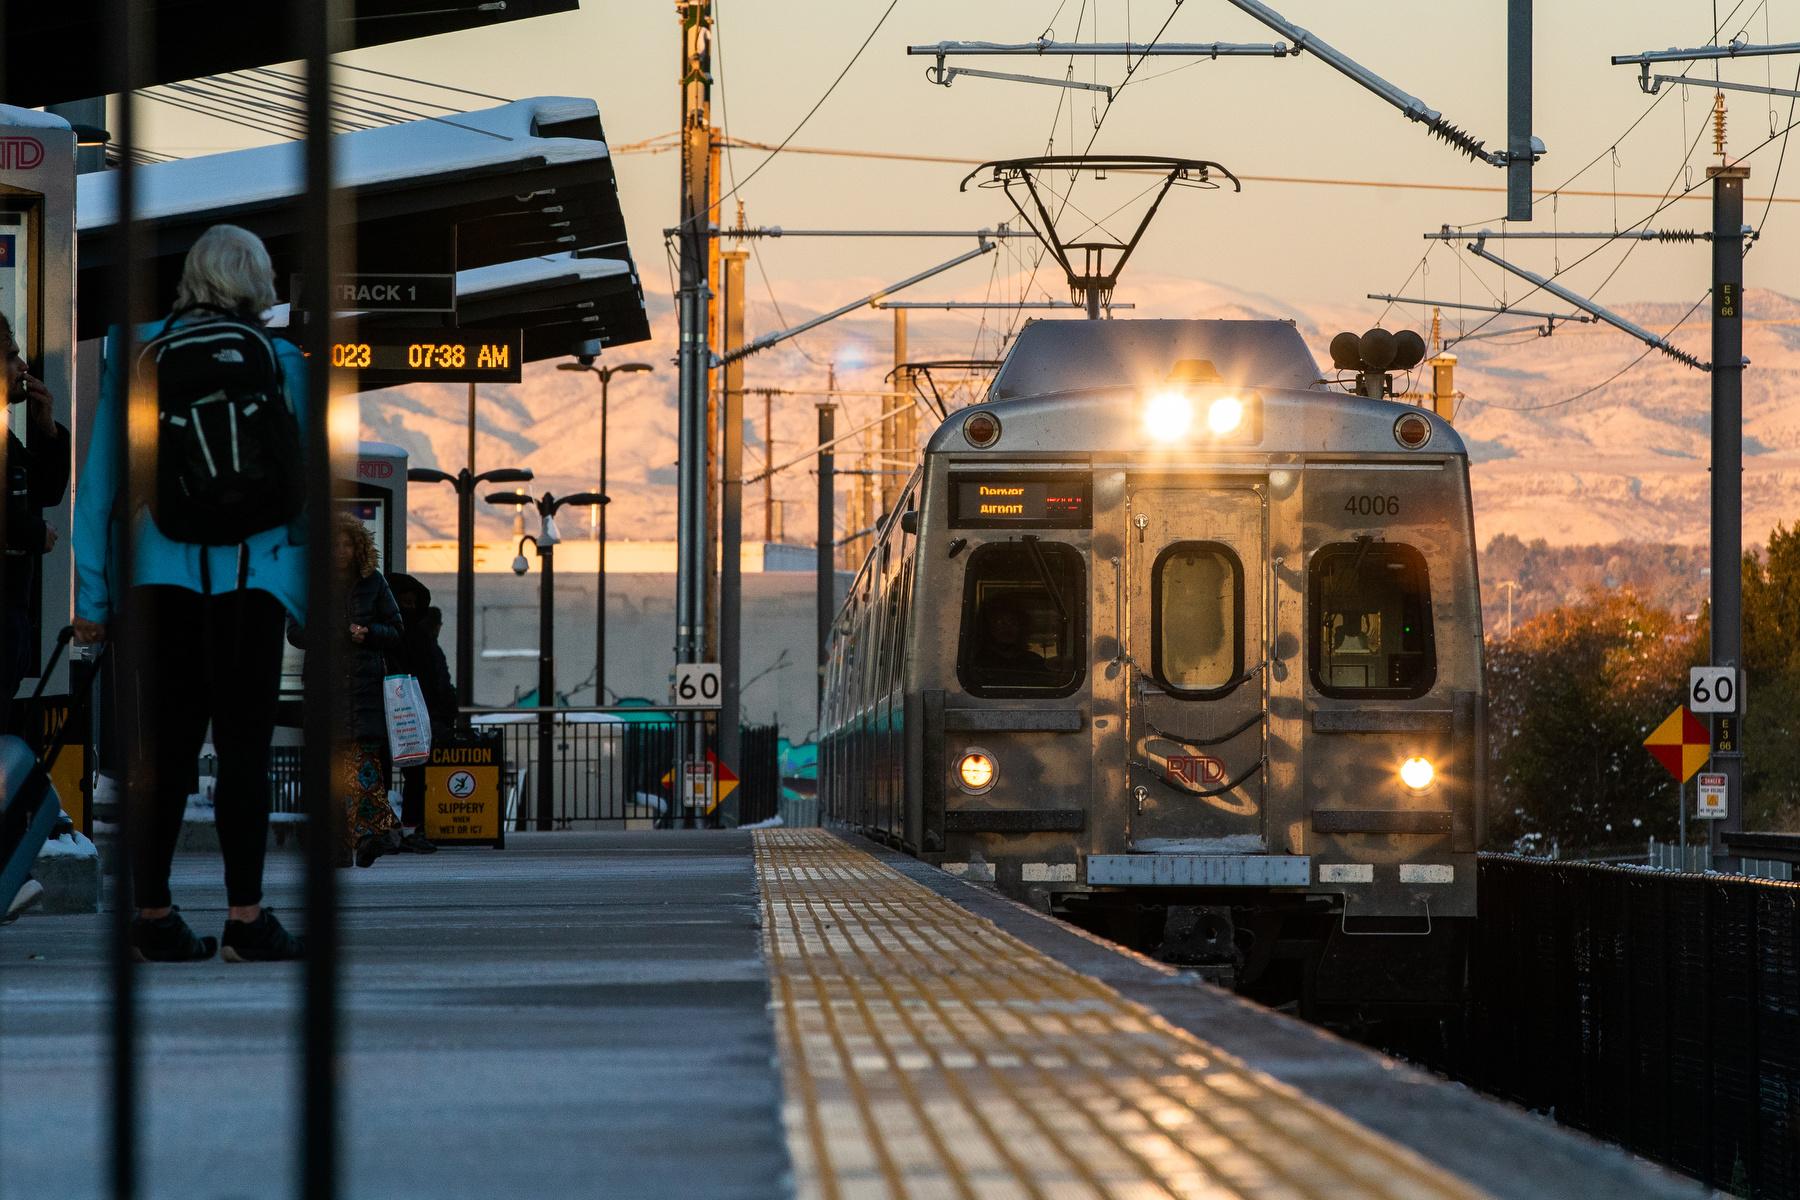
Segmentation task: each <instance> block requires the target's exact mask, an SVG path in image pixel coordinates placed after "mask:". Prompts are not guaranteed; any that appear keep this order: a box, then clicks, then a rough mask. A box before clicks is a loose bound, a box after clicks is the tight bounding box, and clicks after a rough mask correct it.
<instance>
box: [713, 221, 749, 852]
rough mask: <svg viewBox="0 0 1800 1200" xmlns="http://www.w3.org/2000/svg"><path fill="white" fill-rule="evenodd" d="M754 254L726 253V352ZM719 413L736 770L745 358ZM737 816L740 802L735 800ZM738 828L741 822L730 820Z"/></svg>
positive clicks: (724, 738)
mask: <svg viewBox="0 0 1800 1200" xmlns="http://www.w3.org/2000/svg"><path fill="white" fill-rule="evenodd" d="M749 257H750V252H749V251H748V250H727V251H725V252H723V253H722V254H721V255H720V259H721V263H720V267H719V290H720V291H721V292H722V293H723V300H724V304H723V305H722V306H721V312H722V313H723V315H724V322H723V325H722V328H721V329H720V338H719V342H720V345H721V346H723V347H724V348H726V349H730V348H732V347H735V346H741V345H743V344H744V260H745V259H747V258H749ZM723 375H724V380H723V391H724V395H723V396H721V397H720V405H719V415H720V422H721V428H720V430H719V432H720V440H719V445H720V449H721V454H720V465H721V468H722V471H723V478H722V479H721V480H720V487H719V495H720V500H721V503H720V514H719V759H720V761H722V762H724V764H725V765H726V766H728V767H730V768H731V769H732V770H737V769H738V768H740V767H741V766H742V765H743V764H742V763H741V762H740V761H739V759H740V757H741V755H740V754H739V749H740V747H739V738H738V734H739V721H740V720H741V719H742V715H743V705H742V702H741V699H740V697H739V696H738V688H739V687H740V686H741V681H742V679H743V671H742V667H743V663H742V659H743V649H742V638H741V634H742V631H743V600H744V593H743V553H744V550H743V547H744V360H743V359H741V358H740V359H738V360H737V361H735V362H732V363H728V364H727V365H726V367H725V369H724V372H723ZM729 807H730V811H729V812H728V813H727V814H726V816H728V817H730V816H733V815H734V814H735V813H736V811H737V803H736V802H735V801H730V802H729ZM725 823H726V824H730V825H735V824H737V821H736V820H735V819H732V820H729V821H726V822H725Z"/></svg>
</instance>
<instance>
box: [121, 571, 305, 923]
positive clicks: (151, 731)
mask: <svg viewBox="0 0 1800 1200" xmlns="http://www.w3.org/2000/svg"><path fill="white" fill-rule="evenodd" d="M127 621H128V623H129V624H128V629H127V632H126V636H128V637H129V636H135V635H138V631H139V630H141V631H142V632H143V634H147V635H148V637H149V639H150V640H149V642H148V646H147V650H146V652H145V654H144V656H143V674H142V675H141V676H140V677H139V678H138V679H137V681H136V686H135V687H133V689H132V695H131V697H130V698H129V699H128V700H127V703H128V704H130V705H132V707H133V708H134V709H135V714H136V715H135V720H131V721H130V723H129V724H127V725H126V733H127V736H130V735H132V734H134V733H135V735H136V736H137V737H138V738H139V739H141V745H142V753H143V755H144V761H145V762H146V763H147V764H148V765H149V766H150V767H151V769H152V770H153V771H154V772H155V774H154V781H155V782H154V792H153V794H152V798H151V805H150V808H151V811H150V813H149V815H148V822H147V824H148V826H149V827H148V828H146V829H143V830H140V831H138V836H137V837H136V838H135V839H134V841H135V842H136V850H137V853H136V854H135V855H134V856H133V863H132V867H133V880H132V893H133V896H134V898H135V899H136V900H137V905H138V907H139V908H165V907H167V906H168V905H169V903H170V897H169V867H170V864H171V863H172V862H173V861H174V859H175V843H176V841H177V840H178V839H179V838H180V836H181V818H182V814H183V812H184V811H185V810H186V808H187V799H188V796H189V795H190V794H191V793H192V792H193V791H194V789H195V787H196V786H197V784H198V782H199V760H200V747H201V746H202V745H203V744H204V743H205V741H206V726H207V723H208V722H209V721H210V722H211V723H212V730H213V750H214V751H215V752H216V753H217V755H218V761H219V766H218V777H217V781H216V785H215V788H214V792H213V813H214V817H215V819H216V820H217V822H218V832H219V850H220V852H221V853H222V854H223V855H224V858H225V896H226V901H227V903H229V904H232V905H244V906H247V905H252V904H260V903H262V876H263V854H264V852H265V850H266V849H267V846H268V839H269V739H270V737H271V736H272V735H273V734H274V732H275V708H276V701H277V700H278V698H279V693H280V690H281V653H282V644H283V638H282V635H283V630H284V629H285V628H286V623H287V610H286V609H285V608H283V607H282V605H281V601H279V600H277V599H276V598H275V597H274V596H271V595H270V594H269V593H267V592H258V591H233V592H223V593H220V594H218V595H213V596H203V595H201V594H200V593H198V592H190V591H188V590H187V589H186V588H178V587H139V588H134V589H132V593H131V605H130V608H129V609H128V610H127Z"/></svg>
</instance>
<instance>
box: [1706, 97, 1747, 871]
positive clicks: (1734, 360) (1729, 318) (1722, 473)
mask: <svg viewBox="0 0 1800 1200" xmlns="http://www.w3.org/2000/svg"><path fill="white" fill-rule="evenodd" d="M1722 120H1723V118H1721V122H1722ZM1722 129H1723V126H1722V124H1721V138H1722V137H1723V133H1722ZM1720 152H1721V154H1723V147H1722V146H1721V151H1720ZM1706 173H1707V175H1708V176H1710V177H1711V179H1712V181H1713V239H1712V254H1713V290H1712V301H1713V320H1712V554H1711V560H1712V665H1714V666H1718V667H1741V666H1742V665H1743V621H1744V611H1743V599H1744V598H1743V575H1742V570H1743V568H1742V560H1743V554H1744V546H1743V542H1744V530H1743V486H1744V479H1743V470H1744V450H1743V443H1744V239H1743V228H1744V181H1745V180H1746V179H1748V178H1750V168H1749V167H1743V166H1723V165H1721V166H1714V167H1708V168H1707V169H1706ZM1738 691H1739V694H1738V702H1737V703H1738V712H1740V713H1741V712H1742V711H1743V704H1744V700H1743V689H1741V688H1740V689H1739V690H1738ZM1734 715H1735V714H1734ZM1740 724H1741V722H1740ZM1739 739H1740V740H1739V743H1738V746H1737V747H1736V748H1735V749H1733V750H1729V751H1726V752H1724V753H1722V754H1720V755H1719V756H1718V761H1717V763H1716V764H1715V766H1716V768H1717V769H1718V770H1719V771H1720V772H1722V773H1723V774H1724V776H1725V795H1726V796H1727V798H1728V799H1727V806H1726V815H1725V816H1724V818H1722V819H1720V820H1713V821H1708V822H1707V823H1706V824H1707V827H1708V834H1707V837H1708V842H1709V846H1710V848H1711V851H1712V859H1713V864H1714V866H1715V868H1720V869H1730V868H1732V867H1735V865H1736V863H1735V861H1733V860H1732V857H1731V854H1730V852H1729V851H1728V850H1727V849H1726V847H1725V844H1724V841H1723V838H1722V835H1723V834H1726V833H1735V832H1737V831H1738V830H1741V829H1743V827H1744V790H1743V784H1744V759H1743V742H1742V734H1741V732H1740V734H1739Z"/></svg>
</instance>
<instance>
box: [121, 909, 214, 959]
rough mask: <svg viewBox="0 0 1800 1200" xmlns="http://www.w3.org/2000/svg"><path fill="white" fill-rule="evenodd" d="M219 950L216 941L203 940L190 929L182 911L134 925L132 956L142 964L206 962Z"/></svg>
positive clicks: (140, 918)
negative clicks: (182, 917) (182, 915)
mask: <svg viewBox="0 0 1800 1200" xmlns="http://www.w3.org/2000/svg"><path fill="white" fill-rule="evenodd" d="M218 949H219V942H218V939H217V938H209V937H200V936H198V935H196V934H195V933H194V931H193V930H192V929H189V928H188V923H187V922H186V921H184V920H182V919H181V910H180V909H179V908H176V909H173V910H171V911H170V913H169V915H168V916H166V917H157V918H156V919H155V920H148V919H146V918H144V917H136V918H134V919H133V920H132V922H131V954H132V957H133V958H136V959H137V960H138V961H139V962H205V961H206V960H207V959H209V958H211V957H212V956H213V954H214V953H215V952H217V950H218Z"/></svg>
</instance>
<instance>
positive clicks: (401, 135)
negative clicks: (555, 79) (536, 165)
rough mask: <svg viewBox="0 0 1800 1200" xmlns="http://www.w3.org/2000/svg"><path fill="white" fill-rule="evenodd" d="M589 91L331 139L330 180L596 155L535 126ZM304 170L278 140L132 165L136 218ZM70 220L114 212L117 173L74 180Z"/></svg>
mask: <svg viewBox="0 0 1800 1200" xmlns="http://www.w3.org/2000/svg"><path fill="white" fill-rule="evenodd" d="M598 115H599V108H598V107H597V106H596V105H595V104H594V102H593V101H592V100H581V99H576V98H573V97H568V96H538V97H535V98H532V99H529V100H515V101H513V102H512V103H510V104H502V105H499V106H498V107H496V108H487V109H481V110H479V111H477V112H469V113H458V114H457V115H455V116H454V117H441V118H434V119H430V120H424V121H407V122H405V123H403V124H399V125H388V126H384V127H382V128H380V129H364V130H358V131H356V132H354V133H341V134H337V135H335V136H334V137H333V138H332V148H333V152H334V154H335V155H336V171H337V183H338V185H339V186H340V187H349V188H358V187H367V186H370V185H375V184H382V183H393V182H398V181H401V180H415V181H416V180H420V179H425V178H430V177H432V176H438V175H454V174H458V173H461V172H465V171H474V170H482V169H485V168H493V167H503V166H506V165H507V164H509V163H516V162H522V161H526V160H543V161H545V162H551V163H575V162H585V161H592V160H597V159H604V158H606V157H607V156H608V155H607V148H606V143H605V142H600V141H594V140H591V139H586V138H542V137H538V136H536V134H535V130H537V129H539V128H541V127H554V126H558V125H563V124H566V123H569V122H572V121H578V120H581V119H583V118H587V117H594V118H597V117H598ZM305 175H306V147H305V144H304V143H302V142H281V143H278V144H276V145H273V146H254V147H251V148H250V149H247V150H230V151H226V152H225V153H222V154H208V155H204V156H202V157H199V158H188V159H181V160H179V161H177V162H169V163H155V164H152V165H149V166H141V167H139V168H138V169H137V188H138V199H137V204H138V213H137V215H138V217H139V219H140V220H160V219H165V218H169V217H180V216H188V215H192V214H196V213H205V212H209V211H221V212H223V211H226V210H230V209H234V208H243V207H251V206H254V205H258V204H268V203H272V202H274V201H278V200H283V199H286V198H288V197H290V196H293V195H295V194H296V193H298V192H299V191H300V190H301V188H302V186H303V181H304V179H305ZM76 186H77V188H78V192H77V197H76V206H75V215H76V228H77V229H78V230H79V231H80V232H82V233H86V232H88V231H90V230H96V229H104V228H106V227H107V226H110V225H112V224H114V223H115V222H116V221H117V220H118V179H117V173H116V172H113V171H97V172H94V173H91V174H87V175H83V176H81V177H80V178H79V179H77V181H76Z"/></svg>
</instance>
